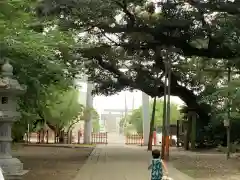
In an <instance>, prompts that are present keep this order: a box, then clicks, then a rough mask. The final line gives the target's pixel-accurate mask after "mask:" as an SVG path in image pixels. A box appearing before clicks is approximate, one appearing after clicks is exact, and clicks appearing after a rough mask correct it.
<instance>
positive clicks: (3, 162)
mask: <svg viewBox="0 0 240 180" xmlns="http://www.w3.org/2000/svg"><path fill="white" fill-rule="evenodd" d="M0 167H1V168H2V170H3V175H4V177H5V180H20V179H22V176H23V175H24V174H26V173H27V172H28V171H24V170H23V164H22V163H21V161H20V160H19V159H17V158H0Z"/></svg>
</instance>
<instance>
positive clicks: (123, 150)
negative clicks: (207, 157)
mask: <svg viewBox="0 0 240 180" xmlns="http://www.w3.org/2000/svg"><path fill="white" fill-rule="evenodd" d="M149 160H150V153H149V152H147V151H146V150H144V149H143V148H138V147H134V146H132V147H131V146H116V145H115V146H111V145H102V146H97V147H96V148H95V150H94V151H93V152H92V154H91V156H90V157H89V159H88V161H87V162H86V164H85V165H84V166H83V167H82V168H81V170H80V172H79V173H78V175H77V176H76V177H75V178H74V180H148V179H149V171H148V170H147V167H148V163H149ZM168 170H169V174H170V177H172V178H173V179H174V180H193V179H192V178H190V177H188V176H186V175H185V174H183V173H181V172H179V171H178V170H176V169H175V168H173V167H172V166H171V165H170V164H168Z"/></svg>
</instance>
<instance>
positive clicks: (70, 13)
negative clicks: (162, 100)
mask: <svg viewBox="0 0 240 180" xmlns="http://www.w3.org/2000/svg"><path fill="white" fill-rule="evenodd" d="M239 7H240V4H239V2H237V1H224V2H223V1H211V0H208V1H198V2H196V1H191V0H190V1H189V0H186V1H184V0H181V1H163V2H162V1H159V2H155V1H154V2H150V1H145V0H120V1H115V0H95V1H92V0H91V1H88V0H86V1H73V0H67V1H49V0H43V1H42V2H41V3H40V4H39V6H38V7H37V14H38V15H39V16H40V17H46V16H47V17H48V20H49V19H50V20H51V22H57V25H58V27H59V29H60V30H62V31H70V32H74V33H75V34H76V33H83V32H85V36H80V37H79V41H81V42H82V41H83V40H84V41H86V40H87V41H88V43H87V44H88V45H86V44H84V46H83V45H82V44H81V43H79V44H78V46H76V47H75V48H74V50H75V51H74V53H79V54H80V55H81V57H84V58H80V59H79V61H84V62H86V61H87V63H86V65H85V66H86V67H87V73H88V75H89V77H90V79H91V80H92V81H93V82H95V83H96V84H97V85H96V89H95V92H96V93H104V94H107V95H109V94H113V93H116V92H119V91H121V90H123V89H126V88H127V89H138V90H141V91H144V92H145V93H147V94H148V95H150V96H152V97H154V96H159V97H161V96H162V95H163V87H164V82H163V81H162V77H163V76H164V72H165V71H166V68H165V64H166V60H167V59H171V61H172V64H173V66H172V74H171V76H172V82H171V94H172V95H175V96H179V97H180V98H181V99H182V100H183V101H184V102H185V103H186V104H187V106H189V107H191V108H195V109H196V110H197V112H198V114H199V115H200V116H201V118H202V119H205V120H206V119H209V110H210V108H209V107H208V108H206V106H203V105H201V103H199V98H198V94H199V93H201V92H202V91H204V89H205V81H204V80H203V79H201V81H199V80H196V77H197V74H199V73H197V72H198V70H206V68H207V69H209V68H210V69H211V68H212V67H213V68H216V67H215V66H214V65H215V64H218V66H217V67H219V66H221V68H225V67H226V66H227V65H229V63H230V64H231V65H233V64H234V65H236V66H235V67H236V68H237V67H239V61H238V60H237V58H238V57H239V52H240V51H239V43H238V41H239V37H240V36H239V25H238V23H237V20H238V18H239V13H238V8H239ZM48 22H49V21H48ZM86 58H87V59H86ZM194 61H195V62H194ZM192 62H194V64H193V65H192V66H191V65H190V67H192V68H193V69H194V72H193V71H190V72H188V71H187V69H189V68H190V67H189V66H188V65H189V64H191V63H192ZM199 62H200V63H199ZM184 65H187V67H186V66H184ZM123 69H124V71H123ZM196 71H197V72H196ZM196 89H197V90H198V93H196Z"/></svg>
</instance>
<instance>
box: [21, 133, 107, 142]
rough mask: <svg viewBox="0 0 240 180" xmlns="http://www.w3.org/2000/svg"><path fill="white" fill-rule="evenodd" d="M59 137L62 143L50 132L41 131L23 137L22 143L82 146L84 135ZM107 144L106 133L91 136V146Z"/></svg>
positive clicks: (64, 134) (71, 134)
mask: <svg viewBox="0 0 240 180" xmlns="http://www.w3.org/2000/svg"><path fill="white" fill-rule="evenodd" d="M62 133H63V134H62V135H61V137H63V142H61V141H60V139H59V138H60V137H59V136H57V135H56V134H55V133H54V132H52V131H44V132H43V131H41V132H32V133H29V134H26V135H25V137H24V141H25V142H26V143H38V144H39V143H42V144H48V143H60V142H61V143H65V144H84V135H83V132H81V131H78V133H77V135H76V136H74V135H73V133H72V132H70V133H69V134H68V133H64V132H62ZM107 143H108V135H107V132H104V133H102V132H97V133H92V134H91V144H107Z"/></svg>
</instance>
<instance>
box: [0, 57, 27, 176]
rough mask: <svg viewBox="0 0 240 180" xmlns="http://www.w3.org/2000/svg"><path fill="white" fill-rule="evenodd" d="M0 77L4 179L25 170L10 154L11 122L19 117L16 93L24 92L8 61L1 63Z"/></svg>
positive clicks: (0, 164)
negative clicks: (14, 77)
mask: <svg viewBox="0 0 240 180" xmlns="http://www.w3.org/2000/svg"><path fill="white" fill-rule="evenodd" d="M1 69H2V72H1V74H2V76H1V78H0V98H1V102H0V167H1V168H2V170H3V172H4V176H5V179H6V180H8V179H11V180H15V179H21V177H22V175H24V174H25V173H26V172H27V171H24V170H23V164H22V163H21V162H20V161H19V159H17V158H13V157H12V156H11V143H12V137H11V131H12V123H13V122H14V121H15V120H17V119H18V118H19V117H20V113H19V112H17V111H16V108H17V95H18V94H21V93H23V92H24V88H22V87H21V86H20V84H19V83H18V81H17V80H15V79H13V78H12V76H13V67H12V65H10V64H9V62H8V61H7V62H5V64H3V65H2V68H1Z"/></svg>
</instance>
